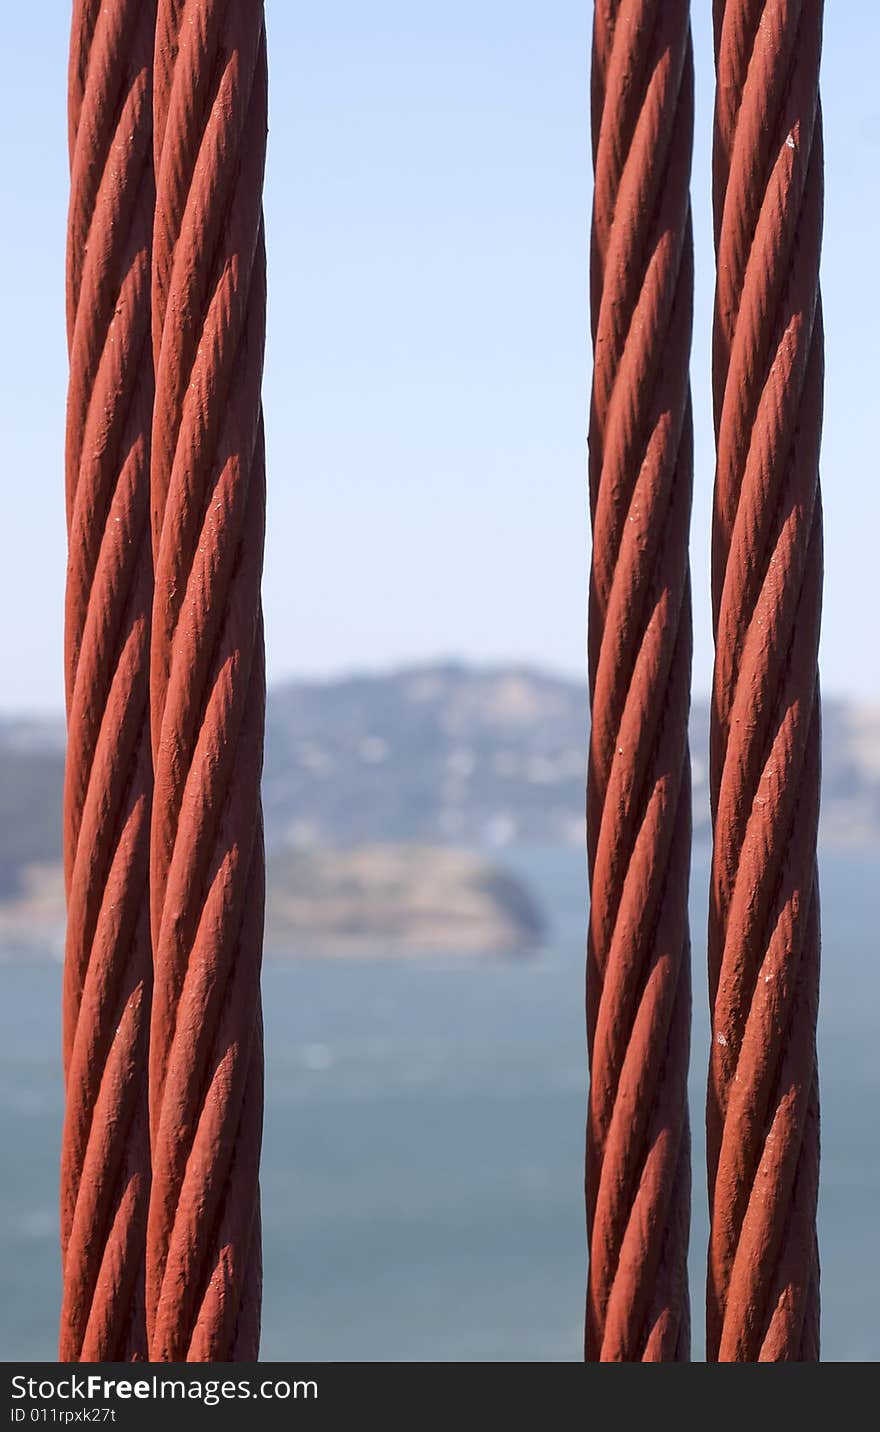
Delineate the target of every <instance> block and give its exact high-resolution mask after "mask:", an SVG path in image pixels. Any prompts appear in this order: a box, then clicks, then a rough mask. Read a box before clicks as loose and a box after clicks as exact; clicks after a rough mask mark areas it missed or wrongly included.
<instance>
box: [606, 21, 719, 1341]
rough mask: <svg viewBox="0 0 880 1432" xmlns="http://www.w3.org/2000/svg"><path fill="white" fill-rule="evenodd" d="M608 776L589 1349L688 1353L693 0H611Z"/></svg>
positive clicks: (608, 103) (608, 81)
mask: <svg viewBox="0 0 880 1432" xmlns="http://www.w3.org/2000/svg"><path fill="white" fill-rule="evenodd" d="M592 130H593V164H594V174H595V192H594V205H593V226H592V250H591V299H592V302H591V311H592V335H593V351H594V371H593V388H592V403H591V413H590V436H589V452H590V460H589V470H590V506H591V514H592V527H593V558H592V570H591V581H590V610H589V644H588V645H589V679H590V697H591V710H592V725H591V734H590V753H589V767H588V785H587V846H588V860H589V873H590V890H591V908H590V923H589V935H588V945H587V1035H588V1046H589V1055H590V1095H589V1107H588V1118H587V1150H586V1204H587V1229H588V1240H589V1255H590V1266H589V1279H588V1289H587V1308H586V1326H585V1352H586V1357H587V1358H588V1359H590V1360H603V1361H606V1360H607V1361H669V1360H686V1359H687V1358H688V1357H689V1353H690V1309H689V1299H688V1290H687V1266H686V1259H687V1243H688V1230H689V1222H690V1130H689V1123H688V1111H687V1065H688V1055H689V1039H690V1034H689V1026H690V1009H691V991H690V942H689V930H688V915H687V889H688V878H689V869H690V836H691V795H690V758H689V753H688V740H687V722H688V711H689V704H690V667H691V648H692V635H691V599H690V576H689V566H688V529H689V522H690V504H691V489H692V475H693V437H692V417H691V400H690V387H689V381H688V359H689V353H690V337H691V318H692V306H693V251H692V234H691V217H690V199H689V182H690V160H691V146H692V137H693V61H692V49H691V37H690V21H689V9H688V4H687V0H598V3H597V4H596V7H595V17H594V34H593V64H592Z"/></svg>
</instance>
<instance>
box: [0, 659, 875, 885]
mask: <svg viewBox="0 0 880 1432" xmlns="http://www.w3.org/2000/svg"><path fill="white" fill-rule="evenodd" d="M708 724H709V723H708V710H707V708H706V706H705V704H698V705H697V706H696V707H695V709H694V712H693V718H692V723H691V749H692V757H693V773H694V824H695V830H696V835H697V839H698V841H699V840H703V841H705V840H706V839H707V836H708V822H709V801H708V789H707V749H708ZM587 727H588V720H587V702H586V694H585V691H584V690H583V689H582V688H581V687H580V686H579V685H578V684H577V683H574V682H569V681H565V680H560V679H558V678H555V677H552V676H547V675H544V674H542V673H540V672H536V671H530V670H519V669H513V668H503V669H497V670H473V669H469V668H465V667H461V666H454V665H449V666H438V667H430V668H424V669H415V670H407V671H401V672H397V673H394V674H391V675H381V676H359V677H351V678H347V679H345V680H339V681H332V682H327V683H300V682H296V683H291V684H288V685H285V686H281V687H278V688H276V689H274V690H272V691H271V692H270V693H269V704H268V716H267V732H266V765H265V777H264V782H263V797H264V805H265V812H266V834H267V840H268V844H269V848H270V851H280V850H283V849H284V848H285V847H288V848H289V847H300V848H306V847H319V848H320V847H322V846H333V847H339V846H350V845H357V844H371V843H388V844H419V845H430V844H434V845H436V844H447V845H473V846H483V847H503V846H505V845H508V844H512V843H560V842H579V841H581V840H582V839H583V809H584V771H585V763H586V742H587ZM824 728H825V730H824V785H823V814H822V821H823V825H822V837H823V840H824V841H825V843H826V844H829V845H837V846H839V845H843V844H848V845H866V844H874V843H880V709H878V708H866V707H857V706H851V705H846V704H841V703H835V702H826V704H825V710H824ZM62 756H63V732H62V729H61V727H60V724H59V725H57V726H55V727H53V726H51V725H47V724H46V723H41V724H36V723H35V724H30V723H27V722H22V721H19V722H15V723H9V722H7V723H5V724H3V723H0V896H2V895H3V894H8V893H10V892H11V891H12V890H13V889H15V888H16V887H17V886H18V884H19V878H20V873H21V872H22V870H23V869H24V868H25V867H27V866H28V865H32V864H35V863H39V862H44V863H51V862H53V861H57V860H58V858H59V857H60V803H61V774H62Z"/></svg>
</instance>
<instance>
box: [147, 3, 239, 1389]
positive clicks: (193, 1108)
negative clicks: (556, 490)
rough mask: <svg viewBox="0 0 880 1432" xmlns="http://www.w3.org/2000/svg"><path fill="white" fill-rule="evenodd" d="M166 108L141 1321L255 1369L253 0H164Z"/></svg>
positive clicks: (161, 99)
mask: <svg viewBox="0 0 880 1432" xmlns="http://www.w3.org/2000/svg"><path fill="white" fill-rule="evenodd" d="M154 118H155V167H156V218H155V229H154V243H153V349H154V354H155V360H156V405H155V420H154V426H153V450H152V469H151V495H152V522H153V551H154V568H155V601H154V607H153V631H152V652H151V714H152V741H153V759H154V767H155V797H154V805H153V821H152V839H151V871H150V891H151V923H152V936H153V951H154V981H155V992H154V1000H153V1017H152V1024H151V1047H150V1130H151V1143H152V1155H153V1185H152V1195H151V1200H150V1209H149V1225H148V1233H147V1323H148V1332H149V1347H150V1356H151V1358H152V1359H154V1360H156V1361H177V1360H186V1359H188V1360H191V1361H228V1360H240V1359H241V1360H253V1359H255V1358H256V1356H257V1351H258V1346H259V1330H260V1297H261V1263H260V1257H261V1255H260V1217H259V1183H258V1166H259V1154H260V1142H261V1127H262V1068H263V1063H262V1061H263V1049H262V1022H261V1016H260V992H259V979H260V961H261V950H262V933H263V894H264V853H263V834H262V811H261V805H260V774H261V767H262V750H263V725H264V707H265V674H264V659H263V625H262V611H261V604H260V579H261V573H262V560H263V535H264V525H265V456H264V443H263V420H262V408H261V403H260V383H261V378H262V367H263V347H264V336H265V262H266V261H265V248H264V239H263V219H262V207H261V196H262V181H263V167H264V160H265V147H266V44H265V33H264V22H263V6H262V3H260V0H160V3H159V8H158V18H157V28H156V50H155V104H154Z"/></svg>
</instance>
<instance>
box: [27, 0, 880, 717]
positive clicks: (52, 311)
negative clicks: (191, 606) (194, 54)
mask: <svg viewBox="0 0 880 1432" xmlns="http://www.w3.org/2000/svg"><path fill="white" fill-rule="evenodd" d="M693 8H694V43H695V55H696V77H697V122H696V127H697V135H696V147H695V156H694V174H693V191H692V192H693V204H694V218H695V243H696V317H695V333H694V354H693V390H694V408H695V424H696V470H695V493H694V512H693V525H692V563H693V574H694V609H695V610H694V620H695V658H694V689H695V691H696V692H697V693H701V692H705V691H706V690H707V688H708V685H709V682H710V676H711V661H712V641H711V627H710V614H709V576H708V568H709V563H708V554H709V527H710V515H711V488H712V471H713V443H712V426H711V408H710V393H709V340H710V327H711V302H712V283H713V260H712V245H711V216H710V199H709V195H710V182H709V181H710V175H709V153H710V140H711V106H712V83H713V75H712V42H711V25H710V20H709V14H710V9H711V7H710V6H709V4H708V0H700V3H698V4H695V5H694V7H693ZM266 10H267V21H268V29H269V64H270V136H269V161H268V172H267V180H266V219H267V230H268V244H269V309H270V311H269V338H268V348H267V354H266V376H265V384H264V397H265V408H266V423H267V437H268V457H269V494H270V495H269V516H268V537H267V550H266V574H265V584H264V596H265V605H266V618H267V637H268V654H269V676H270V680H278V679H280V678H282V677H284V676H287V675H291V674H295V673H320V674H330V673H335V672H340V671H344V670H352V669H355V668H361V667H369V668H382V667H386V666H389V665H393V664H397V663H401V662H404V661H411V660H420V661H424V660H431V659H434V658H436V657H442V656H461V657H465V658H469V659H472V660H476V661H480V660H492V661H500V660H508V659H512V660H517V661H527V662H538V663H541V664H543V665H547V666H550V667H553V668H557V669H560V670H563V671H566V672H569V673H573V674H579V673H582V672H583V669H584V646H585V632H584V625H585V607H586V600H585V593H586V583H587V566H588V561H589V523H588V515H587V503H586V482H585V458H586V436H585V431H586V414H587V394H588V386H589V341H588V333H589V328H588V303H587V251H588V218H589V202H590V162H589V131H588V77H589V26H590V14H591V7H590V5H589V4H588V3H584V0H581V3H579V4H575V3H568V0H564V3H563V0H558V3H547V4H544V5H543V6H537V5H534V4H531V3H529V4H527V3H511V0H508V3H505V4H501V3H494V0H492V2H491V3H490V0H471V3H463V0H450V3H448V4H446V5H444V6H411V5H409V4H404V3H402V0H376V3H374V4H372V5H370V6H364V5H363V4H361V3H335V4H327V5H321V6H318V5H298V4H293V3H290V0H269V3H267V6H266ZM827 10H828V13H827V17H826V37H825V56H824V62H823V63H824V69H823V95H824V108H825V125H826V162H827V198H826V238H825V251H824V270H823V282H824V298H825V316H826V330H827V365H828V369H827V388H826V415H825V438H824V447H823V461H822V476H823V483H824V490H825V511H826V595H825V616H824V635H823V649H822V668H823V679H824V684H825V689H826V691H828V692H829V693H833V694H853V695H858V696H860V697H862V698H865V699H873V700H877V699H880V658H878V648H880V639H878V638H880V614H878V605H880V603H878V600H877V596H876V568H877V566H878V562H880V550H878V539H877V534H878V532H880V483H878V466H880V464H878V458H877V448H876V446H875V445H874V444H875V442H876V439H875V435H874V427H875V425H876V422H877V418H876V413H877V411H878V408H877V402H876V396H875V394H876V387H877V373H878V360H877V343H876V340H875V333H876V331H877V322H878V315H877V278H876V274H877V269H876V248H877V239H876V234H877V232H878V227H880V183H878V172H880V95H878V87H877V82H876V73H875V61H876V56H877V54H878V53H880V7H877V6H874V5H872V4H870V3H868V0H858V3H857V0H851V3H848V4H847V5H840V4H837V5H829V6H828V7H827ZM68 25H69V6H68V4H67V3H64V0H43V3H40V4H32V5H28V6H15V7H12V8H11V9H10V12H9V13H8V14H7V15H6V16H5V17H4V27H5V34H6V37H7V41H8V46H9V48H8V50H7V53H8V54H9V55H10V56H11V57H14V59H13V62H12V63H10V64H9V65H8V67H7V72H6V76H5V79H4V85H3V87H2V91H0V135H2V148H3V153H2V165H0V174H2V186H3V210H4V213H5V215H6V222H5V225H4V227H3V229H2V230H0V244H2V272H3V274H4V276H5V281H6V282H5V291H4V333H5V334H6V335H10V334H11V335H13V337H14V340H15V346H13V343H12V342H10V341H9V337H8V336H7V338H6V341H5V342H4V343H3V344H2V345H0V404H2V427H3V439H4V457H5V465H6V480H5V483H4V503H5V508H4V520H3V522H2V523H0V644H2V651H3V657H4V665H3V683H2V691H0V709H2V710H4V711H21V710H27V709H33V710H59V709H60V708H61V704H62V676H61V650H62V642H61V628H62V600H63V585H64V568H65V535H64V504H63V471H62V453H63V425H64V400H65V388H66V350H65V338H64V304H63V264H64V226H65V213H66V204H67V145H66V68H67V44H68ZM872 235H873V236H874V237H873V238H872V237H871V236H872ZM865 236H868V237H867V238H866V237H865Z"/></svg>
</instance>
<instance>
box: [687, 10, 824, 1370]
mask: <svg viewBox="0 0 880 1432" xmlns="http://www.w3.org/2000/svg"><path fill="white" fill-rule="evenodd" d="M714 19H715V50H716V78H717V86H716V109H715V135H714V156H713V189H714V209H715V243H716V254H717V283H716V304H715V330H714V349H713V380H714V400H715V428H716V444H717V466H716V479H715V503H714V520H713V551H712V562H713V571H712V588H713V616H714V625H715V643H716V655H715V673H714V682H713V700H712V714H711V751H710V765H711V776H710V784H711V798H712V816H713V830H714V849H713V858H712V874H711V889H710V911H709V994H710V1007H711V1013H712V1049H711V1056H710V1067H709V1087H708V1102H707V1116H706V1125H707V1160H708V1176H709V1202H710V1213H711V1232H710V1241H709V1257H708V1280H707V1355H708V1357H709V1359H710V1360H712V1359H720V1360H724V1361H758V1360H769V1361H778V1360H815V1359H817V1358H818V1355H819V1261H818V1248H817V1241H816V1225H815V1221H816V1200H817V1188H818V1171H819V1097H818V1075H817V1066H816V1015H817V1003H818V979H819V896H818V882H817V868H816V836H817V823H818V813H819V776H820V703H819V683H818V665H817V662H818V639H819V622H820V606H821V587H822V513H821V497H820V489H819V443H820V433H821V423H822V388H823V337H822V314H821V300H820V296H819V250H820V243H821V229H822V127H821V114H820V108H819V58H820V50H821V29H822V4H821V0H716V4H715V11H714Z"/></svg>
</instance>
